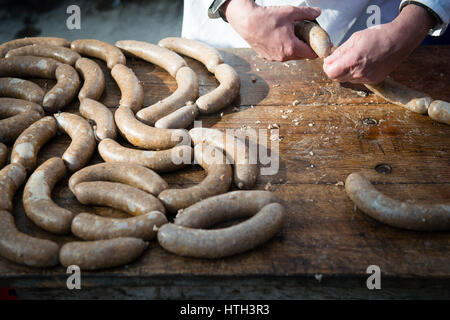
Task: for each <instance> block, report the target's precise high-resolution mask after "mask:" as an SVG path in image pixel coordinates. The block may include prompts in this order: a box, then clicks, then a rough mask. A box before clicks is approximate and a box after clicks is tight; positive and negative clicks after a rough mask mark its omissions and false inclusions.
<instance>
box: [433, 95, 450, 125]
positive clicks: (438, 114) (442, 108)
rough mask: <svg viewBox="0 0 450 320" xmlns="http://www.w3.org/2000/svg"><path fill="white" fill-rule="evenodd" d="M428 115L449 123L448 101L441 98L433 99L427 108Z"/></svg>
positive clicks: (449, 106) (449, 105)
mask: <svg viewBox="0 0 450 320" xmlns="http://www.w3.org/2000/svg"><path fill="white" fill-rule="evenodd" d="M428 115H429V116H430V118H431V119H433V120H436V121H438V122H442V123H446V124H449V125H450V103H449V102H445V101H442V100H435V101H433V102H432V103H431V104H430V107H429V108H428Z"/></svg>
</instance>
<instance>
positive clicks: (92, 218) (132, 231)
mask: <svg viewBox="0 0 450 320" xmlns="http://www.w3.org/2000/svg"><path fill="white" fill-rule="evenodd" d="M166 223H167V218H166V216H165V215H164V214H162V213H161V212H159V211H151V212H148V213H146V214H143V215H141V216H137V217H132V218H126V219H114V218H108V217H100V216H97V215H95V214H89V213H80V214H79V215H77V216H76V217H75V219H73V222H72V233H73V234H74V235H76V236H77V237H79V238H81V239H83V240H102V239H113V238H119V237H132V238H140V239H143V240H151V239H153V238H154V237H155V236H156V233H157V230H158V228H159V227H160V226H162V225H164V224H166Z"/></svg>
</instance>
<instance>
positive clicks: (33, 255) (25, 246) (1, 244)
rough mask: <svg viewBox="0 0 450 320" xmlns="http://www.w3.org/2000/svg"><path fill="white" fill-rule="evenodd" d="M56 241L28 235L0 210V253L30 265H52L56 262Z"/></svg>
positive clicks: (7, 257) (7, 214) (16, 261)
mask: <svg viewBox="0 0 450 320" xmlns="http://www.w3.org/2000/svg"><path fill="white" fill-rule="evenodd" d="M58 252H59V247H58V245H57V244H56V243H54V242H52V241H49V240H44V239H39V238H34V237H30V236H29V235H27V234H25V233H22V232H20V231H19V230H17V228H16V225H15V223H14V218H13V216H12V215H11V214H10V213H9V212H8V211H4V210H0V255H1V256H2V257H4V258H6V259H8V260H11V261H13V262H15V263H18V264H23V265H26V266H30V267H52V266H55V265H57V264H58Z"/></svg>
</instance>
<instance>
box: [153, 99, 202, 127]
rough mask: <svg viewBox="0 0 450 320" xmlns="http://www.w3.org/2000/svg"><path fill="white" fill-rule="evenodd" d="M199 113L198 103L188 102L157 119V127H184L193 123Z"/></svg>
mask: <svg viewBox="0 0 450 320" xmlns="http://www.w3.org/2000/svg"><path fill="white" fill-rule="evenodd" d="M197 115H198V107H197V105H196V104H195V103H194V104H188V105H186V106H184V107H181V108H180V109H178V110H175V111H174V112H172V113H170V114H168V115H167V116H165V117H163V118H161V119H159V120H158V121H156V123H155V127H156V128H162V129H175V128H180V129H182V128H183V129H184V128H186V127H188V126H190V125H191V123H192V122H193V121H194V119H195V117H196V116H197Z"/></svg>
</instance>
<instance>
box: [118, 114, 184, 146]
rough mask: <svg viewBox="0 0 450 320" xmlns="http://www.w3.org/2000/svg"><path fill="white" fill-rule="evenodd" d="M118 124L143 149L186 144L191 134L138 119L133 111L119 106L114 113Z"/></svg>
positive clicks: (124, 133)
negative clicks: (149, 124) (145, 122)
mask: <svg viewBox="0 0 450 320" xmlns="http://www.w3.org/2000/svg"><path fill="white" fill-rule="evenodd" d="M114 119H115V120H116V125H117V128H118V129H119V131H120V132H121V133H122V135H123V136H124V137H125V138H126V139H127V140H128V141H129V142H130V143H131V144H132V145H134V146H136V147H140V148H143V149H152V150H162V149H169V148H172V147H175V146H176V145H179V144H185V141H188V140H189V139H187V137H188V136H189V135H188V133H187V131H186V130H184V129H160V128H155V127H151V126H148V125H146V124H144V123H142V122H140V121H139V120H137V119H136V118H135V116H134V114H133V111H132V110H131V109H130V108H127V107H119V108H118V109H117V110H116V113H115V114H114Z"/></svg>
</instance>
